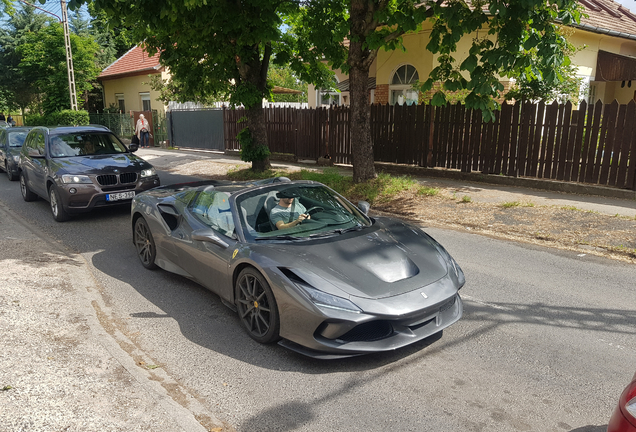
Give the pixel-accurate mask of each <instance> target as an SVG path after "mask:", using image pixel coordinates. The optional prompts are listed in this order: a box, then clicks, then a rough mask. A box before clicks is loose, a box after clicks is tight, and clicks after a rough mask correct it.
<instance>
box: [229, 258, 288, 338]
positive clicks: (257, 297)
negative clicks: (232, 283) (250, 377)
mask: <svg viewBox="0 0 636 432" xmlns="http://www.w3.org/2000/svg"><path fill="white" fill-rule="evenodd" d="M259 276H260V275H258V274H257V273H256V272H255V271H252V270H250V271H243V272H241V274H240V275H239V279H238V281H237V293H236V295H237V297H236V300H237V306H238V314H239V317H240V318H241V321H242V322H243V324H244V325H245V328H246V329H247V331H248V332H249V335H250V336H251V337H252V338H253V339H255V340H256V341H258V342H261V343H269V342H273V341H275V340H277V339H278V327H279V322H278V310H277V306H276V301H275V300H274V295H273V294H272V292H271V289H270V288H269V286H268V285H267V282H265V281H264V280H262V278H261V277H259Z"/></svg>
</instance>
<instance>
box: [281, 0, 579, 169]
mask: <svg viewBox="0 0 636 432" xmlns="http://www.w3.org/2000/svg"><path fill="white" fill-rule="evenodd" d="M579 17H580V13H579V10H578V5H577V2H576V0H548V1H545V0H509V1H507V2H504V1H501V0H478V1H473V2H470V3H468V2H465V1H462V0H436V1H432V0H428V1H424V2H416V1H413V0H308V1H307V2H306V7H305V8H303V14H302V15H301V16H300V17H299V18H297V19H295V20H294V22H293V24H292V25H293V32H294V33H295V34H296V35H297V37H298V39H299V41H300V42H299V43H300V44H301V45H299V47H300V49H301V50H303V58H308V57H309V56H312V55H313V56H317V57H322V56H324V57H325V58H326V59H327V60H328V61H329V64H330V66H331V67H332V68H334V69H338V68H340V69H342V70H343V71H344V72H348V73H349V86H350V89H351V90H350V91H351V111H352V118H353V121H352V143H353V158H354V161H353V162H354V180H355V181H362V180H365V179H369V178H373V177H375V170H374V168H373V160H372V158H373V156H372V155H373V151H372V144H371V143H370V134H369V133H368V131H369V130H370V123H369V114H368V108H366V106H367V105H368V101H367V88H366V85H365V82H366V80H367V78H368V75H369V68H370V67H371V64H372V63H373V61H374V60H375V58H376V56H377V53H378V50H379V49H385V50H394V49H404V45H403V43H402V37H403V35H404V34H406V33H409V32H414V31H418V30H421V29H422V26H423V23H424V24H425V25H426V26H427V28H430V29H431V32H430V37H429V42H428V45H427V46H426V49H427V50H428V51H430V52H431V53H433V54H435V55H436V59H437V66H435V67H434V68H432V70H431V71H430V74H429V76H428V77H427V79H426V80H425V81H424V82H423V85H422V87H421V90H422V91H423V92H427V91H431V90H432V89H433V88H434V86H435V84H436V83H441V88H440V89H439V91H437V92H436V93H435V95H434V96H433V98H432V103H433V104H434V105H443V104H445V103H446V96H445V94H444V91H447V92H457V91H468V94H467V95H466V98H465V104H466V105H467V106H468V107H470V108H478V109H481V110H482V112H483V115H484V119H485V120H491V119H493V118H494V111H495V110H497V109H498V107H499V106H498V104H497V102H496V100H495V99H496V98H497V97H499V96H500V92H501V91H502V90H503V86H502V85H501V83H500V82H499V79H500V77H501V76H509V77H518V76H521V75H522V74H526V76H529V75H534V76H536V77H541V79H542V80H543V81H544V82H546V83H557V82H560V81H561V79H562V76H561V75H560V74H559V72H558V71H557V70H556V68H557V67H558V65H560V64H562V63H563V62H565V61H566V60H565V59H566V54H565V52H566V49H565V47H566V40H565V38H564V37H563V35H562V34H560V33H559V32H558V31H557V26H556V22H557V21H559V22H561V23H563V24H565V25H568V24H571V23H574V22H576V21H578V20H579ZM477 31H479V34H478V35H477V34H476V32H477ZM471 34H472V36H470V35H471ZM464 37H472V43H471V47H470V49H469V52H468V56H466V58H456V52H457V45H458V42H459V41H460V40H462V38H464ZM530 51H533V52H534V53H536V57H535V59H539V61H533V60H532V57H531V56H530V55H528V54H529V52H530ZM414 55H417V54H416V53H414ZM420 77H421V76H420ZM356 165H357V166H359V167H361V168H360V169H359V170H358V172H356Z"/></svg>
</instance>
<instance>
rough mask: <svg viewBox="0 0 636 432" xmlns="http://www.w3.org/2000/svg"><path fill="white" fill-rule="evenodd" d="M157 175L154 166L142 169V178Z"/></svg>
mask: <svg viewBox="0 0 636 432" xmlns="http://www.w3.org/2000/svg"><path fill="white" fill-rule="evenodd" d="M156 175H157V170H156V169H154V168H149V169H145V170H142V171H141V178H144V177H152V176H156Z"/></svg>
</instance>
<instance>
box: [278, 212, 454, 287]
mask: <svg viewBox="0 0 636 432" xmlns="http://www.w3.org/2000/svg"><path fill="white" fill-rule="evenodd" d="M389 223H390V222H389ZM268 249H270V251H269V252H270V253H271V252H274V256H275V260H276V261H278V262H280V263H281V264H282V265H283V266H284V267H286V268H287V269H288V270H290V271H292V272H294V273H295V274H296V275H297V276H298V277H299V278H301V279H303V280H304V281H305V282H307V283H308V284H310V285H312V286H314V287H315V288H317V289H321V290H324V291H327V292H331V293H332V294H336V295H338V294H339V293H337V292H336V291H333V289H332V288H334V287H335V288H337V289H338V290H340V291H342V292H344V293H345V294H348V295H350V296H354V297H364V298H383V297H391V296H395V295H399V294H403V293H406V292H410V291H412V290H415V289H418V288H422V287H425V286H427V285H430V284H432V283H434V282H435V281H437V280H439V279H441V278H443V277H444V276H445V275H446V274H447V263H446V262H445V259H444V258H443V257H442V255H441V254H440V252H439V251H438V250H437V248H436V246H435V244H434V242H433V240H431V238H430V237H429V236H428V235H426V234H425V233H424V232H422V231H420V230H418V229H415V228H412V227H409V226H407V225H405V224H402V223H399V222H398V223H391V225H390V226H388V225H385V223H384V222H382V221H378V220H376V223H375V224H374V225H373V226H372V227H369V228H367V229H365V230H362V231H359V232H352V233H347V234H343V235H342V236H338V237H331V238H329V239H324V240H316V241H307V242H295V243H286V244H269V245H268ZM270 256H271V255H270Z"/></svg>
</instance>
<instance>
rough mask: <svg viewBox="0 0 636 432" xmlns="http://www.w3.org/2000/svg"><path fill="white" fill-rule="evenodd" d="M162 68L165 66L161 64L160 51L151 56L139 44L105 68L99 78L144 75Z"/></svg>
mask: <svg viewBox="0 0 636 432" xmlns="http://www.w3.org/2000/svg"><path fill="white" fill-rule="evenodd" d="M161 70H163V67H162V66H161V65H160V64H159V53H156V54H154V55H152V56H149V55H148V53H146V52H144V51H143V49H142V48H141V47H140V46H139V45H137V46H135V47H133V48H131V49H130V50H129V51H128V52H127V53H126V54H124V55H123V56H121V57H119V58H118V59H117V60H115V62H113V63H112V64H111V65H110V66H108V67H107V68H106V69H104V70H103V71H102V73H101V74H100V75H99V77H98V79H109V78H121V77H122V76H131V75H143V74H144V73H152V72H154V71H156V72H159V71H161Z"/></svg>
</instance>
